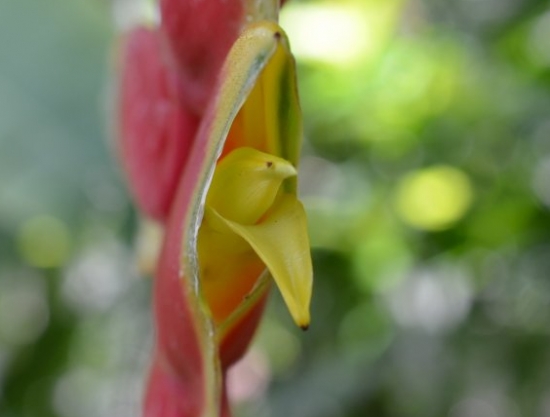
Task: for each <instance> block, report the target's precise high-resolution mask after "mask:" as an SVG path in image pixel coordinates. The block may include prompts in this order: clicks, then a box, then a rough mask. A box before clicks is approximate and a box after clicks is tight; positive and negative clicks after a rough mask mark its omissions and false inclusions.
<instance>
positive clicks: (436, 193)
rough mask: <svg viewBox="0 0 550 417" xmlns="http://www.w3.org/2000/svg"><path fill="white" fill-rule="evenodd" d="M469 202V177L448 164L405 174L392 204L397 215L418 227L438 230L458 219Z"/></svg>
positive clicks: (470, 199) (470, 194)
mask: <svg viewBox="0 0 550 417" xmlns="http://www.w3.org/2000/svg"><path fill="white" fill-rule="evenodd" d="M471 203H472V187H471V185H470V180H469V179H468V177H467V176H466V174H464V173H463V172H462V171H460V170H458V169H456V168H453V167H450V166H444V165H440V166H434V167H431V168H426V169H422V170H418V171H415V172H412V173H410V174H408V175H406V176H405V177H404V178H403V179H402V180H401V181H400V183H399V185H398V187H397V192H396V198H395V206H396V210H397V213H398V215H399V216H400V217H401V219H402V220H403V221H404V222H405V223H407V224H409V225H411V226H413V227H416V228H418V229H423V230H430V231H438V230H444V229H447V228H449V227H451V226H452V224H453V223H455V222H456V221H458V220H460V219H461V218H462V217H463V216H464V214H465V213H466V211H467V210H468V208H469V207H470V205H471Z"/></svg>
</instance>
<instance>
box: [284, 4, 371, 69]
mask: <svg viewBox="0 0 550 417" xmlns="http://www.w3.org/2000/svg"><path fill="white" fill-rule="evenodd" d="M281 25H282V26H283V27H284V28H285V30H286V31H287V32H288V34H289V37H290V39H292V49H293V51H294V53H295V54H296V56H298V57H299V58H304V59H310V60H315V61H321V62H325V63H329V64H343V65H345V64H349V63H353V62H356V61H357V60H359V59H360V58H362V57H363V56H364V55H365V54H366V52H367V51H368V49H369V47H370V44H371V43H372V42H373V39H372V33H370V31H369V25H367V22H366V21H365V17H364V15H363V14H362V13H361V10H360V9H359V8H357V7H353V6H352V5H345V6H343V5H337V4H326V5H322V4H308V5H303V4H298V3H297V4H289V5H288V6H287V7H285V8H284V9H283V11H282V12H281Z"/></svg>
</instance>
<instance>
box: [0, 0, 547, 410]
mask: <svg viewBox="0 0 550 417" xmlns="http://www.w3.org/2000/svg"><path fill="white" fill-rule="evenodd" d="M549 5H550V3H549V2H548V1H539V0H456V1H453V2H450V1H443V0H409V1H406V0H332V1H323V2H320V1H299V0H292V1H291V2H290V3H289V4H288V6H287V7H286V8H285V11H284V13H283V14H282V16H281V18H282V25H283V27H284V28H286V29H287V31H288V33H289V36H290V39H291V43H292V46H293V48H294V51H295V52H296V57H297V60H298V65H299V77H300V88H301V96H302V101H303V103H302V104H303V110H304V116H305V134H306V143H305V147H304V156H303V159H302V165H301V175H302V184H301V192H302V197H303V200H304V202H305V204H306V207H307V209H308V213H309V217H310V230H311V239H312V245H313V247H314V249H313V258H314V269H315V279H316V280H315V289H314V299H313V306H312V309H313V323H312V326H311V327H310V330H309V331H308V332H306V333H303V332H301V331H300V330H298V329H296V328H295V326H294V325H293V324H292V322H291V320H290V318H289V316H288V313H287V312H286V311H285V308H284V306H283V304H282V302H281V299H280V296H279V295H278V294H276V293H275V292H274V294H273V296H272V298H271V302H270V305H269V312H268V313H269V314H268V315H267V317H266V319H265V320H264V322H263V324H262V327H261V329H260V331H259V333H258V337H257V338H256V342H255V344H254V346H253V348H252V349H251V351H250V354H249V355H247V356H246V358H245V359H244V360H243V361H242V362H241V363H239V364H238V365H237V366H236V367H235V369H234V370H233V371H232V372H231V374H230V377H229V381H230V395H231V398H232V399H233V401H234V402H235V404H236V407H235V411H236V416H237V417H239V416H242V417H249V416H250V417H252V416H255V417H279V416H287V417H362V416H373V417H431V416H433V417H438V416H449V417H530V416H533V417H535V416H550V212H549V207H550V8H549ZM134 14H137V15H139V5H138V2H137V0H135V1H133V0H118V1H116V2H115V3H112V2H109V1H106V0H104V1H99V0H96V1H89V0H50V1H48V2H41V1H38V0H1V2H0V40H1V41H0V416H2V417H50V416H56V417H57V416H59V417H103V416H105V417H106V416H117V417H125V416H128V417H131V416H137V415H139V411H138V410H139V397H140V392H141V389H142V384H143V374H144V369H145V367H146V365H147V360H148V355H149V351H150V349H151V331H152V330H151V320H150V317H149V296H150V281H149V280H147V279H144V278H140V277H139V274H138V272H137V268H136V266H135V255H134V250H135V243H134V242H135V238H134V236H135V235H136V228H137V226H136V224H137V216H136V214H135V212H134V210H133V208H132V206H131V203H130V202H129V199H128V196H127V193H126V190H125V186H124V183H123V180H122V179H121V175H120V172H119V170H118V168H117V167H116V163H115V158H114V156H113V154H112V152H111V144H110V142H111V139H110V136H111V135H110V131H111V128H110V125H111V121H110V119H109V114H110V111H109V104H108V103H109V102H110V97H111V95H112V94H113V91H112V90H113V86H112V73H111V71H112V62H113V60H114V52H113V51H114V44H115V39H116V36H117V30H116V29H115V24H114V22H117V24H118V25H119V27H120V26H124V25H126V24H128V21H129V20H131V19H129V18H130V17H132V16H133V15H134Z"/></svg>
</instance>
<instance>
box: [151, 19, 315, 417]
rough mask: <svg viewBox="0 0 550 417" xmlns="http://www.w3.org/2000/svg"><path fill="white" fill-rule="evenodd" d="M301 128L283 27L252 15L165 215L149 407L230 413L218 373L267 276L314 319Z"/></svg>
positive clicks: (258, 302) (238, 349)
mask: <svg viewBox="0 0 550 417" xmlns="http://www.w3.org/2000/svg"><path fill="white" fill-rule="evenodd" d="M301 135H302V125H301V112H300V108H299V102H298V95H297V88H296V75H295V65H294V60H293V58H292V55H291V53H290V50H289V46H288V41H287V39H286V36H285V35H284V33H283V31H282V29H281V28H280V27H279V26H278V25H277V24H276V23H273V22H268V21H261V22H257V23H254V24H251V25H249V26H247V27H246V28H245V29H244V30H243V31H242V33H241V35H240V36H239V38H238V39H237V40H236V41H235V43H234V45H233V47H232V48H231V51H230V52H229V55H228V57H227V59H226V61H225V63H224V65H223V68H222V69H221V72H220V73H219V77H218V83H217V84H216V87H215V89H214V91H213V93H212V95H211V99H210V101H209V105H208V107H207V110H206V112H205V114H204V116H203V118H202V120H201V123H200V127H199V130H198V133H197V136H196V137H195V140H194V142H193V147H192V150H191V153H190V155H189V157H188V159H187V162H186V165H185V169H184V171H183V174H182V177H181V180H180V182H179V184H178V187H177V195H176V197H175V199H174V202H173V206H172V208H171V210H170V213H171V214H170V217H169V220H168V222H167V223H166V235H165V239H164V245H163V249H162V251H161V255H160V259H159V263H158V268H157V273H156V276H155V280H154V286H155V288H154V309H155V324H156V331H157V336H156V350H155V358H154V362H153V366H152V369H151V373H150V379H149V382H148V387H147V394H146V400H145V411H144V415H145V416H146V417H199V416H201V417H202V416H204V417H206V416H212V417H214V416H220V415H223V416H228V415H229V409H228V407H227V398H226V396H225V389H224V371H225V369H226V368H227V367H228V366H229V365H230V364H232V363H233V362H234V361H235V360H237V359H238V358H240V357H241V356H242V354H243V353H244V351H245V349H246V347H247V346H248V344H249V342H250V339H251V338H252V335H253V333H254V330H255V329H256V327H257V324H258V321H259V318H260V316H261V313H262V310H263V307H264V304H265V300H266V295H267V291H268V289H269V287H270V282H271V277H273V279H274V281H275V283H276V284H277V286H278V287H279V289H280V291H281V293H282V295H283V299H284V300H285V302H286V304H287V306H288V308H289V311H290V313H291V315H292V317H293V319H294V321H295V322H296V323H297V324H298V325H299V326H300V327H303V328H306V327H307V326H308V325H309V302H310V298H311V288H312V267H311V258H310V253H309V241H308V237H307V227H306V217H305V213H304V209H303V207H302V205H301V203H300V202H299V201H298V199H297V197H296V183H297V181H296V172H297V164H298V156H299V150H300V144H301Z"/></svg>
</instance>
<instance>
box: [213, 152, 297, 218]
mask: <svg viewBox="0 0 550 417" xmlns="http://www.w3.org/2000/svg"><path fill="white" fill-rule="evenodd" d="M295 175H296V169H295V168H294V167H293V166H292V164H291V163H290V162H288V161H286V160H284V159H282V158H279V157H277V156H274V155H269V154H266V153H264V152H260V151H258V150H256V149H253V148H248V147H243V148H238V149H235V150H234V151H232V152H231V153H230V154H228V155H227V156H226V157H225V158H223V159H222V160H221V162H220V163H219V164H218V166H217V167H216V171H215V173H214V178H213V179H212V185H211V187H210V190H209V192H208V196H207V198H206V205H207V206H208V207H211V208H213V209H214V210H216V211H217V212H218V214H220V215H221V216H222V217H225V218H226V219H229V220H231V221H234V222H238V223H241V224H254V223H256V222H257V221H258V220H259V219H260V218H261V217H262V216H263V215H264V214H265V212H266V211H267V209H268V208H269V207H271V205H272V204H273V201H274V200H275V197H276V196H277V193H278V191H279V188H280V186H281V184H282V182H283V181H284V180H285V179H286V178H288V177H292V176H295Z"/></svg>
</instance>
